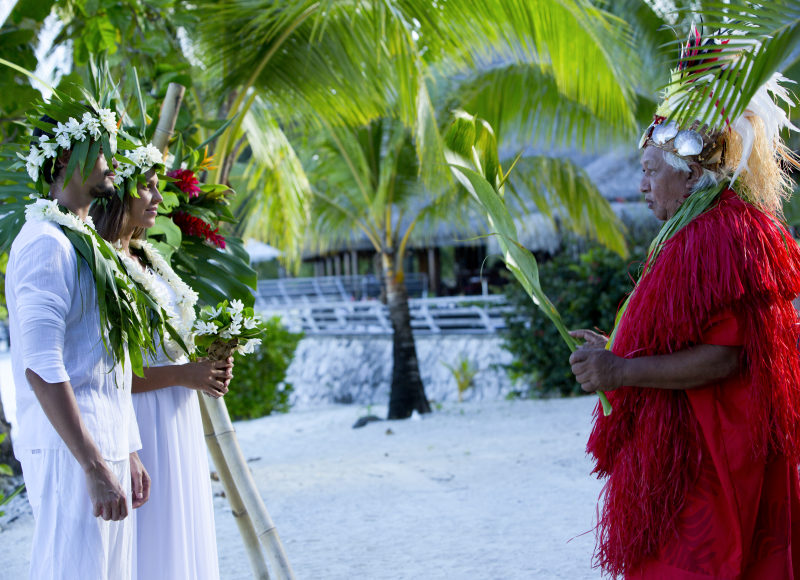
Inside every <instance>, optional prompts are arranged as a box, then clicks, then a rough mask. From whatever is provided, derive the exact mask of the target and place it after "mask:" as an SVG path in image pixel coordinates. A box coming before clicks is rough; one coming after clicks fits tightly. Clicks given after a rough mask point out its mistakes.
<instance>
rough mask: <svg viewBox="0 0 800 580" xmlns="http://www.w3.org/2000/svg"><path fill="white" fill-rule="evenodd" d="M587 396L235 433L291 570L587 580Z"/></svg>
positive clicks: (320, 575) (11, 553) (1, 555)
mask: <svg viewBox="0 0 800 580" xmlns="http://www.w3.org/2000/svg"><path fill="white" fill-rule="evenodd" d="M594 403H595V399H594V398H588V397H587V398H581V399H567V400H552V401H515V402H506V401H502V402H483V403H466V404H463V405H458V404H449V405H447V406H445V407H444V408H443V409H441V410H440V411H438V412H436V413H434V414H433V415H432V416H429V417H425V418H424V419H422V420H417V421H414V420H408V421H402V422H391V423H388V422H380V423H372V424H370V425H368V426H367V427H365V428H363V429H358V430H354V429H351V428H350V427H351V425H352V423H353V422H354V421H355V420H356V419H357V418H358V416H359V415H361V414H364V412H365V410H364V409H359V408H358V407H347V406H336V407H326V408H322V409H314V410H300V411H292V412H291V413H289V414H288V415H282V416H275V417H266V418H263V419H259V420H256V421H250V422H246V423H239V424H237V431H238V433H239V438H240V441H241V443H242V447H243V449H244V452H245V456H246V457H248V458H260V459H258V460H255V461H252V462H251V463H250V465H251V468H252V470H253V474H254V475H255V477H256V481H257V482H258V485H259V488H260V490H261V493H262V496H263V497H264V499H265V502H266V504H267V508H268V509H269V511H270V513H271V515H272V518H273V520H274V521H275V524H276V525H277V528H278V531H279V533H280V535H281V537H282V539H283V541H284V545H285V547H286V550H287V552H288V555H289V560H290V562H291V563H292V566H293V568H294V571H295V573H296V575H297V578H298V579H303V580H323V579H324V580H344V579H354V580H355V579H364V580H389V579H392V580H394V579H398V580H399V579H415V580H416V579H419V580H436V579H442V580H444V579H447V580H451V579H458V580H478V579H481V580H483V579H486V580H500V579H519V580H523V579H525V580H527V579H537V580H538V579H542V580H547V579H551V578H553V579H555V578H568V579H570V580H581V579H595V578H600V574H599V572H598V571H596V570H592V569H591V566H590V554H591V551H592V548H593V545H594V539H593V536H592V535H591V534H587V535H584V536H581V537H576V536H578V535H579V534H582V533H583V532H586V531H587V530H589V529H590V527H591V524H592V520H593V517H594V515H595V505H596V499H597V496H598V494H599V492H600V487H601V484H600V483H599V482H598V481H596V480H594V479H593V478H592V477H590V476H589V471H590V467H591V466H590V463H589V461H588V460H587V459H586V457H585V456H584V452H583V448H584V445H585V442H586V439H587V437H588V433H589V424H590V423H589V421H590V412H591V409H592V406H593V404H594ZM375 411H376V412H385V410H384V409H380V410H379V409H377V408H376V409H375ZM387 429H391V431H392V432H393V434H391V435H387V434H386V431H387ZM215 490H216V491H220V490H221V486H220V485H219V484H215ZM226 501H227V500H225V499H224V498H222V497H216V498H215V500H214V502H215V511H216V527H217V538H218V545H219V554H220V556H219V559H220V568H221V572H222V574H221V575H222V578H223V579H224V580H238V579H246V578H250V577H251V576H250V575H249V567H248V564H247V559H246V557H245V554H244V549H243V547H242V544H241V541H240V540H239V538H238V534H237V531H236V525H235V523H234V521H233V518H232V516H231V514H230V510H229V508H228V506H227V503H226ZM8 519H9V518H8V516H7V517H6V518H3V519H2V520H0V525H4V526H5V527H6V529H5V531H3V532H0V562H2V563H3V565H2V566H0V578H3V579H5V578H8V579H15V580H16V579H18V578H25V577H27V574H26V572H27V559H28V553H29V550H30V538H31V532H32V519H31V517H30V515H29V514H28V513H27V512H25V513H23V514H22V515H21V516H20V517H19V518H18V519H17V520H16V521H14V522H13V523H11V524H5V522H6V521H7V520H8ZM571 538H575V539H573V540H572V541H571V542H570V541H569V540H570V539H571ZM568 542H569V543H568Z"/></svg>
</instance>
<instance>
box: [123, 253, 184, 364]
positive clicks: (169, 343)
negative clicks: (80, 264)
mask: <svg viewBox="0 0 800 580" xmlns="http://www.w3.org/2000/svg"><path fill="white" fill-rule="evenodd" d="M130 245H131V247H133V248H141V249H142V250H143V251H144V254H145V257H146V258H147V261H148V262H149V264H150V266H151V267H152V268H153V270H155V271H156V272H158V274H159V275H160V276H161V277H162V278H163V279H164V281H166V283H167V284H169V286H170V287H171V288H172V290H173V291H174V292H175V296H176V297H177V298H176V302H177V304H178V307H179V309H180V317H178V316H176V314H175V311H174V310H173V309H172V305H171V304H170V302H169V297H168V295H167V293H166V292H165V291H164V288H163V287H162V286H161V285H160V284H158V282H156V279H155V276H150V275H147V274H146V273H144V272H143V271H142V269H141V267H140V266H139V264H137V263H136V262H135V261H134V260H133V259H132V258H130V257H128V256H127V255H126V254H125V252H123V251H122V249H121V248H120V247H119V246H115V247H116V248H117V253H118V254H119V257H120V260H121V261H122V262H123V263H124V264H125V268H126V269H127V270H128V273H129V274H130V276H131V278H133V280H134V281H135V282H137V283H138V284H140V285H141V286H142V287H143V288H144V289H145V290H146V291H147V293H148V294H150V296H152V297H153V300H155V302H156V304H158V306H159V307H160V308H162V309H163V310H164V311H165V312H166V313H167V316H168V317H169V323H170V325H172V327H173V328H174V329H175V331H176V332H177V333H178V334H179V335H180V337H181V338H182V339H183V342H184V344H186V348H188V349H189V350H190V351H191V350H193V348H194V331H193V329H192V327H193V326H194V321H195V311H194V305H195V304H197V298H198V296H197V293H196V292H195V291H194V290H192V289H191V288H190V287H189V285H188V284H186V283H185V282H184V281H183V280H181V278H180V276H178V275H177V274H176V273H175V271H174V270H173V269H172V267H171V266H170V265H169V264H168V263H167V261H166V260H165V259H164V257H163V256H162V255H161V254H160V253H159V251H158V250H156V249H155V248H154V247H153V245H152V244H149V243H148V242H146V241H144V240H131V242H130ZM164 350H165V351H166V353H167V354H168V355H169V357H170V358H171V359H172V360H177V359H178V358H180V357H181V355H183V354H184V352H183V349H182V348H181V346H180V345H179V344H178V343H177V342H176V341H175V340H173V339H172V337H171V336H169V335H167V336H165V337H164Z"/></svg>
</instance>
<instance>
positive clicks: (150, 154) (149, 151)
mask: <svg viewBox="0 0 800 580" xmlns="http://www.w3.org/2000/svg"><path fill="white" fill-rule="evenodd" d="M144 160H145V166H146V167H148V168H150V167H152V166H153V165H157V164H159V163H164V156H163V155H162V154H161V151H159V150H158V147H156V146H155V145H153V144H152V143H148V144H147V147H145V148H144Z"/></svg>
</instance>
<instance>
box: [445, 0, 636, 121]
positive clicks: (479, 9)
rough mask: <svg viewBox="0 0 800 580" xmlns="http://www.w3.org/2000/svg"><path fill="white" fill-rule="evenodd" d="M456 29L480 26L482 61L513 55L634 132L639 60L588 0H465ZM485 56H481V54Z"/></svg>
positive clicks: (458, 7)
mask: <svg viewBox="0 0 800 580" xmlns="http://www.w3.org/2000/svg"><path fill="white" fill-rule="evenodd" d="M447 5H448V7H449V9H450V11H449V12H448V17H449V18H451V19H453V21H454V22H453V24H452V26H453V27H454V29H455V30H460V29H467V30H468V29H472V30H475V29H476V28H477V29H478V30H479V31H480V34H481V36H482V38H480V39H479V40H480V41H482V42H481V43H480V44H481V46H483V47H484V51H483V52H484V54H483V55H482V56H483V59H484V63H486V62H496V61H497V60H498V55H499V57H500V59H502V60H507V59H508V58H509V57H510V58H512V59H514V60H515V61H516V62H517V63H518V64H535V65H538V66H539V67H541V69H542V70H543V71H544V72H547V73H549V74H550V75H551V76H552V78H553V79H554V81H555V85H556V87H557V88H558V92H559V93H561V94H562V95H564V96H566V97H567V98H569V99H571V100H574V101H575V102H576V103H579V104H581V105H583V106H585V107H586V108H587V109H588V110H589V111H591V112H592V113H594V114H595V115H598V116H600V117H603V118H606V119H608V120H609V121H610V122H614V123H616V124H617V126H619V127H623V128H625V129H627V130H631V128H632V127H633V121H634V119H633V106H634V99H633V95H634V93H633V87H634V86H635V84H636V81H637V80H638V79H636V78H635V77H634V75H635V74H636V71H638V70H639V68H640V67H639V59H638V55H637V51H636V46H635V44H634V42H633V40H634V37H633V34H632V31H631V29H630V27H629V26H628V25H627V24H626V23H625V22H624V21H623V20H622V19H620V18H617V17H615V16H613V15H612V14H610V13H608V12H606V11H604V10H602V9H600V8H598V7H597V6H595V5H593V4H592V3H591V2H588V1H585V0H566V1H552V0H536V1H530V0H493V1H486V0H461V1H460V2H458V3H448V4H447ZM478 56H481V55H478Z"/></svg>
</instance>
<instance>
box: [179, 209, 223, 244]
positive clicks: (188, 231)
mask: <svg viewBox="0 0 800 580" xmlns="http://www.w3.org/2000/svg"><path fill="white" fill-rule="evenodd" d="M172 221H173V222H175V225H176V226H178V227H179V228H180V229H181V232H182V233H183V234H184V235H187V236H195V237H197V238H203V239H204V240H205V241H207V242H209V243H211V244H213V245H215V246H217V247H218V248H219V249H221V250H224V249H225V238H224V237H223V236H221V235H220V233H219V228H213V229H212V227H211V226H210V225H208V224H207V223H206V222H204V221H203V220H201V219H200V218H198V217H195V216H193V215H189V214H188V213H186V212H182V211H176V212H175V213H173V214H172Z"/></svg>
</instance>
